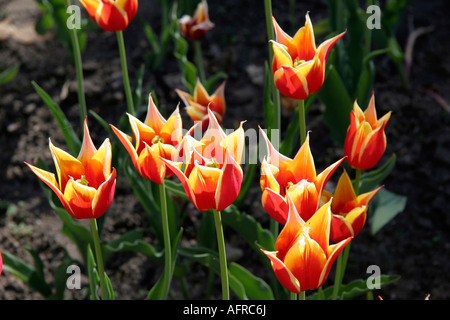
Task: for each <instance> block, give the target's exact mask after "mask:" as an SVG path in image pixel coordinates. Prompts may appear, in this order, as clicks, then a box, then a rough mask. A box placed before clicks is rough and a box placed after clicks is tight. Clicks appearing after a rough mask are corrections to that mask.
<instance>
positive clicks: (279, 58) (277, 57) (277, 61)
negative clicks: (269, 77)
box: [272, 41, 294, 73]
mask: <svg viewBox="0 0 450 320" xmlns="http://www.w3.org/2000/svg"><path fill="white" fill-rule="evenodd" d="M272 50H273V61H272V73H275V72H276V71H277V70H278V69H281V67H282V66H293V65H294V62H293V61H292V57H291V56H290V54H289V52H288V51H287V47H286V46H284V45H282V44H280V43H278V42H275V41H272Z"/></svg>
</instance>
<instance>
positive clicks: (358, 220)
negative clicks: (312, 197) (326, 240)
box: [322, 170, 382, 243]
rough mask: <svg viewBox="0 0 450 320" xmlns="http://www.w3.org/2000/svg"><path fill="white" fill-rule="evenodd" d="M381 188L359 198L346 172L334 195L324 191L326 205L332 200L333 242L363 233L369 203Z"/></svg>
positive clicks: (331, 234) (331, 231)
mask: <svg viewBox="0 0 450 320" xmlns="http://www.w3.org/2000/svg"><path fill="white" fill-rule="evenodd" d="M381 188H382V187H379V188H377V189H375V190H373V191H370V192H366V193H363V194H360V195H358V196H357V195H356V193H355V190H354V188H353V184H352V181H351V180H350V177H349V176H348V174H347V171H345V170H344V173H343V174H342V175H341V177H340V178H339V181H338V183H337V185H336V190H335V192H334V194H331V193H330V192H328V191H324V193H323V197H322V201H323V202H324V203H326V202H328V201H330V200H331V212H332V213H333V219H332V220H331V230H330V239H331V241H332V242H334V243H337V242H340V241H342V240H344V239H346V238H348V237H356V236H357V235H358V234H359V233H360V232H361V230H362V229H363V227H364V224H365V223H366V217H367V209H368V206H369V203H370V201H372V199H373V197H375V195H376V194H377V193H378V191H380V189H381Z"/></svg>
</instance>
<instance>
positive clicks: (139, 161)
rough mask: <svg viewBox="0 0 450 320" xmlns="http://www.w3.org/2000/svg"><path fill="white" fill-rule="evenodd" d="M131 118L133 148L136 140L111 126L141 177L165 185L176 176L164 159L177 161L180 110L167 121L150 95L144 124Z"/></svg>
mask: <svg viewBox="0 0 450 320" xmlns="http://www.w3.org/2000/svg"><path fill="white" fill-rule="evenodd" d="M128 118H129V122H130V125H131V130H132V131H133V134H134V139H135V145H134V146H133V144H132V140H133V139H132V138H131V137H130V136H129V135H127V134H125V133H124V132H122V131H120V130H119V129H117V128H116V127H115V126H113V125H110V126H111V128H112V129H113V131H114V133H115V134H116V136H117V137H118V138H119V140H120V142H121V143H122V144H123V146H124V147H125V149H126V150H127V151H128V154H129V155H130V157H131V160H132V162H133V164H134V167H135V168H136V170H137V171H138V172H139V174H140V175H141V176H142V177H144V178H146V179H150V180H151V181H153V182H155V183H157V184H162V183H163V181H164V179H165V178H168V177H171V176H172V175H173V172H172V171H171V170H170V169H167V168H166V165H165V164H164V162H163V161H161V158H165V159H172V158H173V157H176V152H177V149H176V148H177V146H178V144H179V143H180V142H181V140H182V139H183V132H182V131H183V128H182V120H181V116H180V113H179V110H178V107H177V108H176V109H175V111H174V112H173V113H172V115H171V116H170V117H169V118H168V119H167V120H165V119H164V118H163V117H162V115H161V113H160V112H159V111H158V108H157V107H156V105H155V103H154V101H153V99H152V96H151V94H150V95H149V102H148V109H147V116H146V118H145V121H144V122H141V121H140V120H139V119H137V118H136V117H134V116H133V115H131V114H128Z"/></svg>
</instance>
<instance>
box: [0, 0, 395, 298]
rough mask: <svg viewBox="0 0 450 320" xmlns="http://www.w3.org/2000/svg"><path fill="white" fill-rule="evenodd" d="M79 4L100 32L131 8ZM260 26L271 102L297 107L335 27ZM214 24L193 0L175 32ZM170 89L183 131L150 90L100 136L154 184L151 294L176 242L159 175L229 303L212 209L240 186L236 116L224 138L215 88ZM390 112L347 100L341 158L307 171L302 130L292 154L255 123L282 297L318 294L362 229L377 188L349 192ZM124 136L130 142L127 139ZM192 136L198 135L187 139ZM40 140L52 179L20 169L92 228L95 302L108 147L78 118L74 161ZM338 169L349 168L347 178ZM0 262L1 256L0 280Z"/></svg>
mask: <svg viewBox="0 0 450 320" xmlns="http://www.w3.org/2000/svg"><path fill="white" fill-rule="evenodd" d="M81 3H82V4H83V6H84V7H85V8H86V10H87V12H88V13H89V15H90V16H91V18H92V19H93V20H94V21H95V22H96V23H97V24H98V25H99V26H100V27H101V28H102V29H104V30H105V31H109V32H121V31H123V30H124V29H125V28H127V26H128V25H129V23H130V22H131V21H132V20H133V18H134V17H135V15H136V13H137V8H138V3H137V0H123V1H121V0H120V1H119V0H116V1H114V0H101V1H100V0H81ZM271 22H272V24H273V25H272V27H273V30H274V31H275V36H276V39H275V40H272V41H271V45H272V48H273V54H274V55H273V61H271V62H272V69H271V71H272V74H271V75H273V83H272V84H273V85H274V88H276V90H278V92H279V93H281V94H282V95H284V96H287V97H289V98H292V99H296V100H300V101H303V100H305V99H307V98H308V97H309V96H310V95H311V94H313V93H316V92H318V91H319V90H320V89H321V87H322V86H323V84H324V81H325V70H326V63H327V59H328V56H329V53H330V51H331V50H332V48H333V46H334V45H335V44H336V43H337V42H338V41H339V40H340V39H341V38H343V37H344V35H345V34H346V32H342V33H340V34H338V35H336V36H334V37H333V38H331V39H328V40H326V41H324V42H323V43H322V44H321V45H319V46H318V47H316V44H315V36H314V30H313V25H312V22H311V20H310V18H309V15H308V14H306V22H305V25H304V26H303V27H302V28H300V29H299V30H298V31H297V33H296V34H295V35H294V37H290V36H289V35H287V33H285V32H284V31H283V30H282V29H281V27H280V26H279V25H278V23H277V21H276V20H275V18H274V17H272V20H271ZM213 26H214V24H213V23H212V22H211V21H210V20H209V14H208V7H207V3H206V0H202V1H201V2H200V3H199V5H198V7H197V9H196V11H195V13H194V15H193V16H192V17H191V16H188V15H184V16H183V17H181V18H180V19H179V20H178V27H179V32H180V33H181V34H182V35H183V36H184V37H185V38H186V39H188V40H194V41H200V40H202V39H204V38H205V36H206V33H207V32H208V30H210V29H211V28H212V27H213ZM269 74H270V70H269ZM125 76H126V74H125V73H124V78H126V77H125ZM124 81H125V79H124ZM175 92H176V93H177V95H178V97H179V98H180V100H181V102H183V103H184V104H185V106H186V113H187V115H188V116H189V117H190V118H191V119H192V120H193V121H194V125H193V126H191V127H190V129H188V130H186V129H184V127H186V126H184V125H183V120H182V116H181V114H180V110H179V105H178V106H177V107H176V108H174V111H173V112H172V113H171V114H170V115H169V116H168V117H167V118H165V117H164V116H163V115H162V113H161V112H160V108H159V107H158V106H157V103H155V101H157V100H156V99H155V100H154V96H152V94H149V95H148V105H147V113H146V116H145V118H144V119H143V120H140V119H139V117H138V116H137V115H136V114H133V113H132V112H128V113H127V114H126V116H127V118H128V123H127V124H126V126H125V127H124V126H123V123H120V125H113V124H109V128H108V129H111V130H112V132H113V135H114V136H115V137H114V138H117V140H116V141H118V142H119V145H121V147H123V148H122V149H121V150H122V151H126V152H124V154H125V156H126V159H130V160H131V161H130V168H131V169H132V170H135V171H136V173H137V176H138V177H139V178H143V179H146V180H148V181H150V182H153V183H155V184H156V185H158V186H159V188H160V189H159V195H160V203H159V204H158V206H157V207H156V208H158V209H160V211H161V219H160V221H161V223H162V226H163V228H162V230H163V231H162V233H163V238H164V259H165V268H164V275H163V278H162V280H161V282H159V283H158V286H159V289H158V290H160V291H161V298H165V297H167V294H168V291H169V286H170V279H171V277H172V275H173V271H174V262H173V260H172V259H173V258H174V257H175V256H176V255H175V254H174V253H173V252H172V250H176V248H177V244H174V242H173V241H174V238H175V237H174V235H173V234H170V230H169V229H170V228H169V227H170V226H169V219H168V215H167V199H166V189H165V187H166V181H167V180H169V179H170V180H171V182H175V183H176V182H180V183H179V186H180V189H178V190H184V195H185V199H187V200H189V202H190V203H191V204H192V205H193V206H194V207H195V208H196V209H197V210H198V211H200V212H207V211H210V212H213V213H214V219H215V226H216V231H217V240H218V241H217V246H218V251H219V260H220V262H219V264H220V273H221V277H222V278H221V279H222V290H223V295H224V299H225V298H229V293H228V274H229V273H228V271H227V260H226V256H225V255H226V254H225V253H226V251H225V241H224V239H223V237H224V236H223V231H222V226H221V213H222V212H223V213H225V214H226V209H227V208H229V207H230V206H232V205H233V204H234V203H235V201H236V199H237V198H238V196H239V195H240V193H241V191H242V190H241V189H242V185H243V182H244V179H245V173H244V170H243V168H242V167H241V163H242V160H243V157H244V149H245V133H244V123H245V121H242V122H240V124H239V126H237V128H236V129H235V130H234V131H232V132H231V133H228V134H227V133H226V132H225V131H224V130H223V129H222V124H223V122H224V118H225V109H226V104H225V82H222V83H221V84H220V85H219V86H218V88H217V89H216V91H215V92H214V93H213V94H211V95H210V94H209V93H208V91H207V90H206V89H205V86H204V84H203V83H202V82H201V81H200V80H199V79H197V82H196V85H195V88H194V90H193V92H185V91H182V90H180V89H175ZM130 110H132V108H130ZM302 112H304V109H300V111H299V113H300V115H301V116H302ZM390 115H391V113H390V112H389V113H387V114H386V115H384V116H383V117H382V118H380V119H378V118H377V114H376V110H375V98H374V94H373V93H372V97H371V99H370V102H369V106H368V107H367V109H366V110H365V111H363V110H361V108H360V107H359V105H358V103H357V101H356V100H355V102H354V105H353V110H352V111H351V112H350V114H349V115H348V118H349V126H348V130H347V134H346V138H345V144H344V147H343V153H344V156H343V157H341V158H340V159H337V160H336V161H334V162H333V163H331V164H330V165H328V166H327V167H326V168H325V169H324V170H322V171H320V172H318V171H317V170H316V165H315V160H314V158H313V155H312V151H311V148H310V134H309V132H307V131H306V129H305V127H304V126H303V124H302V123H300V136H301V143H300V147H299V149H298V151H297V152H296V153H295V156H294V157H292V158H291V157H289V156H288V155H284V154H282V152H280V151H279V150H277V148H276V147H275V146H274V145H273V144H272V142H271V141H270V139H269V138H268V136H267V135H266V133H265V131H264V130H263V129H261V127H260V132H261V135H262V137H263V139H264V143H265V147H266V150H267V153H266V155H265V157H264V158H263V159H262V161H261V164H260V173H261V174H260V176H259V185H260V189H261V190H260V191H261V204H262V207H263V208H264V210H265V211H266V212H267V213H268V214H269V216H270V217H271V223H272V222H275V223H276V224H280V225H281V226H282V229H281V231H280V232H279V233H276V234H274V240H275V238H276V240H275V241H274V250H266V249H264V248H263V249H261V251H262V252H263V253H264V254H265V255H266V256H267V258H268V259H269V260H270V263H271V265H272V267H273V271H274V274H275V276H276V278H277V279H278V280H279V282H280V283H281V284H282V285H283V286H284V287H285V288H286V289H287V290H288V291H290V292H292V293H294V294H303V293H304V292H305V291H306V290H315V289H318V288H320V287H321V286H322V285H323V284H324V283H325V281H326V279H327V277H328V275H329V273H330V270H331V268H332V266H333V263H334V262H335V260H336V259H337V258H338V256H339V255H340V254H341V252H342V251H343V250H344V249H346V248H348V245H349V243H350V242H351V241H352V240H353V239H354V238H355V237H356V236H357V235H358V234H360V232H361V231H362V229H363V227H364V225H365V223H366V220H367V212H368V208H369V204H370V202H371V201H372V199H373V198H374V197H375V196H376V195H377V193H378V192H379V191H380V189H381V188H382V186H380V187H378V188H375V189H374V190H371V191H368V192H364V193H360V192H359V185H360V180H359V179H360V173H361V171H363V170H368V169H371V168H373V167H375V166H376V165H377V164H378V163H379V161H380V159H381V158H382V156H383V154H384V152H385V150H386V143H387V141H386V140H387V139H386V135H385V128H386V125H387V123H388V120H389V118H390ZM128 124H129V125H128ZM121 125H122V126H121ZM106 127H108V126H106ZM128 129H130V130H131V135H130V134H127V133H126V132H127V130H128ZM197 129H199V130H200V133H201V137H198V136H197V135H196V134H194V133H196V132H198V131H197ZM277 129H278V130H281V128H277ZM303 137H304V139H303ZM49 145H50V152H51V155H52V158H53V161H54V165H55V169H56V174H54V173H51V172H49V171H47V170H44V169H41V168H38V167H37V166H33V165H31V164H29V163H26V164H27V166H28V167H29V168H30V169H31V171H32V172H33V173H34V174H35V175H36V176H37V177H38V178H39V179H41V180H42V181H43V182H44V183H45V184H46V185H47V186H48V187H49V188H50V189H51V190H52V191H53V193H54V194H56V196H57V197H58V199H59V200H60V202H61V204H62V206H63V207H64V209H65V210H66V211H67V212H68V213H69V214H70V215H71V216H72V217H74V218H76V219H90V220H91V222H92V221H94V222H93V223H92V231H93V235H94V236H93V241H94V242H95V246H96V249H95V250H96V253H97V264H98V268H99V269H98V276H99V279H100V283H101V289H102V298H107V297H111V296H112V294H111V293H109V294H108V287H109V288H110V287H111V286H108V284H107V277H105V273H104V270H103V269H102V268H103V265H102V263H103V262H102V257H103V256H102V254H101V246H100V242H99V236H98V233H97V232H98V230H97V229H96V225H95V219H98V218H100V217H102V216H103V215H104V214H105V212H106V211H107V210H108V208H109V207H110V206H111V204H112V202H113V198H114V194H115V188H116V178H117V177H118V173H117V172H116V169H115V168H114V167H112V163H113V151H112V150H113V149H112V146H111V143H110V141H109V139H105V141H104V142H103V144H102V145H101V146H100V148H99V149H97V148H96V147H95V146H94V143H93V141H92V139H91V136H90V132H89V129H88V125H87V119H84V136H83V140H82V143H81V147H80V151H79V154H78V156H77V157H74V156H72V155H70V154H69V153H68V152H66V151H64V150H62V149H60V148H58V147H56V146H54V145H53V143H52V142H51V141H50V142H49ZM117 153H118V154H120V151H117ZM115 155H116V154H115ZM121 160H123V159H121ZM123 162H126V161H123ZM119 163H121V162H119ZM131 164H132V166H131ZM341 165H342V166H344V165H348V166H349V167H350V168H348V169H345V168H344V169H343V170H342V174H341V176H340V178H339V180H338V182H337V184H336V187H335V189H334V190H332V191H330V190H329V189H328V188H327V187H328V182H329V181H330V179H331V178H332V176H333V175H334V174H335V172H337V170H338V168H339V166H341ZM133 167H134V168H133ZM348 170H352V172H355V173H356V177H355V180H354V181H352V179H351V178H350V176H349V174H348V173H347V172H348ZM250 177H251V176H250ZM148 181H147V182H148ZM150 185H151V184H150ZM144 193H145V192H144ZM152 196H153V195H152ZM258 253H260V252H258ZM263 258H264V259H265V256H264V255H263ZM208 264H209V262H208ZM1 267H2V259H1V255H0V273H1Z"/></svg>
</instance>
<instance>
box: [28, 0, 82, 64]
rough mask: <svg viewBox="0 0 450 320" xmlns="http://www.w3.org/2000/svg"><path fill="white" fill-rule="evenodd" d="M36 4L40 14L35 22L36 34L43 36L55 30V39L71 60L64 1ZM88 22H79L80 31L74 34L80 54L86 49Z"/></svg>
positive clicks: (53, 0)
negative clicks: (76, 37) (59, 42)
mask: <svg viewBox="0 0 450 320" xmlns="http://www.w3.org/2000/svg"><path fill="white" fill-rule="evenodd" d="M36 3H37V5H38V6H39V8H40V9H41V13H42V15H41V17H40V18H39V20H38V21H37V22H36V26H35V29H36V32H37V33H39V34H41V35H44V34H46V33H47V32H48V31H49V30H51V29H54V30H56V36H57V38H58V39H59V40H60V41H61V44H62V45H63V47H64V49H65V50H66V52H67V53H68V54H69V56H70V57H71V58H72V60H73V48H72V41H71V38H70V37H71V36H70V30H69V29H68V28H67V19H68V13H67V2H66V0H36ZM88 21H89V20H87V19H82V20H81V21H80V24H81V25H80V29H78V30H77V32H76V34H77V36H78V42H79V44H80V50H81V52H82V51H84V49H85V48H86V40H87V33H86V30H87V27H88Z"/></svg>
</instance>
